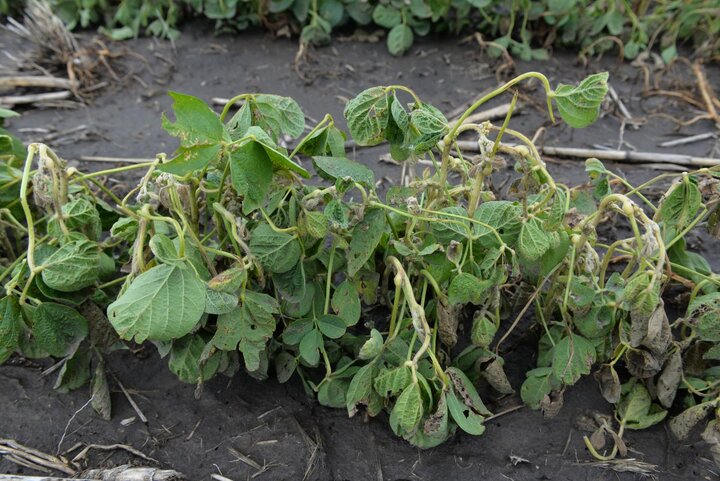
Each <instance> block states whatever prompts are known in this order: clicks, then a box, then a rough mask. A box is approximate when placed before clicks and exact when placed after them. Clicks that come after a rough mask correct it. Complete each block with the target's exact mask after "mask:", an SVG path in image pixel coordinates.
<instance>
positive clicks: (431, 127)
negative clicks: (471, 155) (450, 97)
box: [388, 39, 449, 154]
mask: <svg viewBox="0 0 720 481" xmlns="http://www.w3.org/2000/svg"><path fill="white" fill-rule="evenodd" d="M411 40H412V39H411ZM388 42H389V39H388ZM411 43H412V41H411ZM410 123H411V124H412V126H413V127H414V130H413V131H417V135H413V138H412V144H413V149H414V150H415V152H416V153H418V154H423V153H425V152H427V151H428V150H431V149H432V148H433V147H435V146H436V145H437V143H438V142H439V141H440V139H442V137H443V136H444V135H445V134H447V132H448V129H449V127H448V121H447V119H446V118H445V116H444V115H443V114H442V112H440V111H439V110H438V109H437V108H435V107H433V106H432V105H430V104H426V103H422V104H420V106H418V107H415V108H414V109H413V110H412V112H410Z"/></svg>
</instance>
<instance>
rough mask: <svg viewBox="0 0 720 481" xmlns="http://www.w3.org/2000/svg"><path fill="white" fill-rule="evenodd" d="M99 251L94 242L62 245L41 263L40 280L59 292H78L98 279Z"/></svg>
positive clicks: (85, 241)
mask: <svg viewBox="0 0 720 481" xmlns="http://www.w3.org/2000/svg"><path fill="white" fill-rule="evenodd" d="M99 263H100V249H99V248H98V245H97V244H96V243H95V242H92V241H89V240H83V239H78V240H74V241H71V242H68V243H67V244H64V245H62V246H61V247H60V248H59V249H58V250H56V251H55V252H53V253H52V254H51V255H50V257H48V258H47V259H45V260H44V262H43V263H42V274H41V275H42V280H43V282H45V284H47V286H48V287H50V288H51V289H55V290H56V291H60V292H73V291H79V290H80V289H83V288H85V287H88V286H91V285H93V284H94V283H95V281H96V280H97V279H98V275H99V273H100V272H99Z"/></svg>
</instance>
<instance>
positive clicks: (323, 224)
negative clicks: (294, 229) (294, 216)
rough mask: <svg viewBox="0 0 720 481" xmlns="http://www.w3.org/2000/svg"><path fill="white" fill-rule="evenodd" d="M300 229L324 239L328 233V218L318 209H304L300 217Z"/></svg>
mask: <svg viewBox="0 0 720 481" xmlns="http://www.w3.org/2000/svg"><path fill="white" fill-rule="evenodd" d="M298 229H300V232H301V234H303V235H304V234H307V235H309V236H310V237H314V238H315V239H324V238H325V236H326V235H327V233H328V218H327V217H326V216H325V215H324V214H323V213H322V212H317V211H303V213H302V214H301V215H300V217H298Z"/></svg>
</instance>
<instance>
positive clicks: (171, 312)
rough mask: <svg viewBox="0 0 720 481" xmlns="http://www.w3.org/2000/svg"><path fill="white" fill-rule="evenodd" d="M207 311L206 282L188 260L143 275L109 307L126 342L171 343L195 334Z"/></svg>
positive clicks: (111, 317) (109, 312) (116, 327)
mask: <svg viewBox="0 0 720 481" xmlns="http://www.w3.org/2000/svg"><path fill="white" fill-rule="evenodd" d="M204 310H205V283H203V282H202V280H200V279H199V278H198V277H197V275H196V274H195V271H193V269H192V268H191V267H190V265H189V264H188V262H187V261H186V262H183V263H182V264H178V265H166V264H163V265H159V266H155V267H153V268H151V269H149V270H148V271H146V272H144V273H142V274H140V275H139V276H138V277H136V278H135V279H134V280H133V282H132V283H131V284H130V287H128V289H127V290H126V291H125V292H124V293H123V294H122V295H121V296H120V297H118V299H117V300H116V301H115V302H113V303H112V304H110V306H108V319H109V320H110V323H111V324H112V325H113V327H114V328H115V330H116V331H117V332H118V334H119V335H120V337H121V338H123V339H126V340H132V339H133V338H134V339H135V341H136V342H138V343H141V342H143V341H145V340H146V339H149V340H154V341H169V340H172V339H177V338H180V337H182V336H184V335H185V334H188V333H189V332H190V331H192V329H193V328H194V327H195V325H196V324H197V323H198V321H199V320H200V317H201V316H202V314H203V312H204Z"/></svg>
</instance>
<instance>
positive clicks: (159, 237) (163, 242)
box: [150, 234, 182, 265]
mask: <svg viewBox="0 0 720 481" xmlns="http://www.w3.org/2000/svg"><path fill="white" fill-rule="evenodd" d="M150 250H152V253H153V255H154V256H155V258H156V259H157V260H158V261H160V262H161V263H163V264H170V265H179V264H182V259H180V256H179V255H178V252H177V249H176V248H175V244H173V241H172V240H171V239H170V238H169V237H168V236H166V235H164V234H155V235H154V236H152V237H151V238H150Z"/></svg>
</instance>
